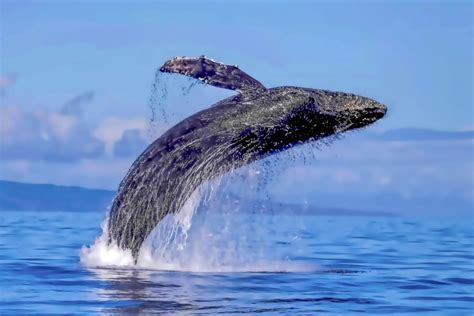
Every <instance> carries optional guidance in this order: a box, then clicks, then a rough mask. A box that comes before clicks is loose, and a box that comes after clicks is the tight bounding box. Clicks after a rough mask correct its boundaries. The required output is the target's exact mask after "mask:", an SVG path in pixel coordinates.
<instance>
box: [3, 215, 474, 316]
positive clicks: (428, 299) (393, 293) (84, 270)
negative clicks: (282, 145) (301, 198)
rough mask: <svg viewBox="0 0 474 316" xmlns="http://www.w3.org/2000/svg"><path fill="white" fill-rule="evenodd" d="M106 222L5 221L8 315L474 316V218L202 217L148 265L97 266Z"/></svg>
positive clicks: (65, 218)
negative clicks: (96, 249) (97, 244)
mask: <svg viewBox="0 0 474 316" xmlns="http://www.w3.org/2000/svg"><path fill="white" fill-rule="evenodd" d="M104 217H105V214H103V213H100V212H99V213H93V212H90V213H74V212H2V213H1V220H0V225H1V226H0V268H1V274H0V291H1V295H0V313H1V314H2V315H3V314H4V315H23V314H36V315H38V314H43V315H54V314H88V315H91V314H106V315H108V314H111V315H121V314H124V315H129V314H153V313H156V314H178V315H183V314H184V315H186V314H211V315H215V314H224V315H227V314H233V313H236V314H241V313H245V314H268V315H275V314H286V315H295V314H301V315H320V314H336V315H337V314H339V315H351V314H360V313H365V314H381V315H387V314H393V315H406V314H411V315H419V314H425V315H473V314H474V293H473V292H474V264H473V263H474V246H473V245H474V230H473V223H472V218H471V219H469V218H465V219H461V220H457V221H454V220H453V221H451V220H448V219H446V218H443V219H439V220H437V219H416V220H415V219H408V218H401V217H370V216H316V215H308V214H299V213H298V212H295V213H291V212H286V213H285V214H277V213H272V212H268V211H267V212H265V213H251V212H248V213H245V212H243V213H242V212H241V213H235V214H228V215H226V216H220V217H219V216H217V215H212V216H210V215H207V216H206V215H202V216H201V215H200V214H199V212H198V213H197V214H195V215H194V217H191V219H190V222H188V223H187V225H188V227H187V228H188V229H187V231H186V234H185V236H184V237H185V238H183V236H182V235H181V237H179V236H178V237H179V238H178V237H177V238H176V239H177V240H178V239H180V238H181V239H180V240H179V241H174V242H173V241H170V242H169V243H167V244H166V245H163V244H161V245H158V246H156V245H153V242H151V243H150V245H149V246H150V247H152V248H153V249H154V253H152V254H149V255H148V257H147V258H145V259H143V262H145V263H144V264H143V265H142V266H140V267H135V268H134V267H130V266H126V265H125V266H123V265H122V266H113V265H110V266H102V267H94V262H93V260H92V259H91V256H90V255H91V254H90V252H91V249H92V248H90V247H89V246H90V245H91V244H93V243H94V240H95V239H96V238H97V237H98V236H100V235H101V230H100V223H101V222H103V220H104ZM161 233H163V231H162V232H161ZM158 235H159V234H158ZM177 235H179V234H177ZM158 243H159V240H158ZM173 247H174V249H171V248H173ZM152 252H153V251H152ZM115 255H116V256H118V257H120V256H121V254H115ZM154 259H156V260H154ZM113 260H115V261H116V262H120V258H114V259H113ZM157 262H158V263H157Z"/></svg>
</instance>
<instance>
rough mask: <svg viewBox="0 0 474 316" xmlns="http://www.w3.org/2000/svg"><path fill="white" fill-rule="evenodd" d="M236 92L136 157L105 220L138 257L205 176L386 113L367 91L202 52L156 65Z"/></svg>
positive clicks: (112, 236)
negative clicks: (260, 70) (269, 75)
mask: <svg viewBox="0 0 474 316" xmlns="http://www.w3.org/2000/svg"><path fill="white" fill-rule="evenodd" d="M159 70H160V71H161V72H164V73H175V74H181V75H184V76H188V77H192V78H195V79H197V80H200V81H202V82H204V83H206V84H208V85H212V86H215V87H219V88H224V89H230V90H235V91H236V92H237V93H236V94H235V95H233V96H231V97H228V98H226V99H224V100H221V101H219V102H217V103H216V104H214V105H213V106H211V107H210V108H208V109H205V110H202V111H200V112H198V113H195V114H193V115H191V116H190V117H188V118H186V119H184V120H183V121H181V122H179V123H178V124H176V125H175V126H173V127H172V128H170V129H169V130H168V131H166V132H165V133H164V134H163V135H161V136H160V137H159V138H158V139H156V140H155V141H154V142H153V143H152V144H151V145H150V146H148V148H146V149H145V151H144V152H143V153H142V154H141V155H140V156H139V157H138V158H137V159H136V160H135V162H134V163H133V164H132V166H131V168H130V170H129V171H128V173H127V174H126V176H125V177H124V179H123V180H122V182H121V184H120V186H119V189H118V193H117V195H116V197H115V199H114V201H113V203H112V206H111V209H110V213H109V220H108V242H109V244H111V243H114V244H116V245H117V246H118V247H120V248H121V249H124V250H126V249H129V250H131V253H132V255H133V257H134V259H135V260H137V258H138V254H139V250H140V247H141V245H142V243H143V242H144V240H145V239H146V238H147V236H148V235H149V234H150V233H151V231H152V230H153V229H154V228H155V226H156V225H157V224H158V222H159V221H160V220H162V219H163V218H164V217H165V216H166V215H167V214H169V213H176V212H178V211H179V210H180V209H181V208H182V207H183V205H184V203H185V202H186V200H187V199H188V198H189V197H190V196H191V194H192V193H193V192H194V191H195V190H196V189H197V188H198V187H199V186H200V185H201V184H202V183H204V182H205V181H207V180H210V179H212V178H214V177H216V176H219V175H222V174H224V173H226V172H229V171H231V170H233V169H236V168H239V167H241V166H244V165H246V164H249V163H251V162H253V161H256V160H259V159H262V158H265V157H268V156H269V155H272V154H275V153H278V152H281V151H283V150H286V149H288V148H291V147H292V146H294V145H298V144H303V143H306V142H311V141H317V140H320V139H322V138H325V137H329V136H331V135H335V134H339V133H342V132H345V131H348V130H351V129H356V128H360V127H364V126H367V125H368V124H371V123H373V122H375V121H376V120H378V119H380V118H382V117H383V116H384V115H385V113H386V111H387V108H386V107H385V106H384V105H383V104H381V103H379V102H377V101H375V100H372V99H370V98H366V97H362V96H358V95H355V94H351V93H344V92H333V91H328V90H320V89H310V88H300V87H291V86H284V87H276V88H266V87H265V86H264V85H263V84H262V83H260V82H259V81H257V80H256V79H254V78H252V77H251V76H249V75H248V74H246V73H245V72H243V71H242V70H240V69H239V68H238V67H237V66H233V65H225V64H222V63H219V62H216V61H214V60H212V59H209V58H206V57H205V56H201V57H197V58H191V57H175V58H172V59H170V60H168V61H166V62H165V63H164V64H163V66H162V67H161V68H160V69H159Z"/></svg>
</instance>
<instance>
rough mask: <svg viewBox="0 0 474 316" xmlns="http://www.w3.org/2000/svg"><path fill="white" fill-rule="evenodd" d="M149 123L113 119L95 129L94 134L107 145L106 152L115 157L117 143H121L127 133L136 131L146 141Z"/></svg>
mask: <svg viewBox="0 0 474 316" xmlns="http://www.w3.org/2000/svg"><path fill="white" fill-rule="evenodd" d="M147 126H148V123H147V121H146V120H144V119H122V118H117V117H111V118H107V119H105V120H103V121H102V122H100V123H99V125H98V126H97V127H96V128H95V130H94V132H93V134H94V136H95V137H96V138H97V139H100V140H101V141H102V142H103V143H104V144H105V150H106V153H107V154H108V155H113V153H114V146H115V143H116V142H118V141H120V140H121V139H122V137H123V134H124V132H125V131H128V130H134V131H137V132H138V133H139V135H140V138H141V140H138V139H137V138H135V140H138V142H139V144H141V141H142V140H146V133H147Z"/></svg>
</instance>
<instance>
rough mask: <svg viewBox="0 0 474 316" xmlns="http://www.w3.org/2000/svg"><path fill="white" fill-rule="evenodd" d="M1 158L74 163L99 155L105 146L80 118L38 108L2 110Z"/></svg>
mask: <svg viewBox="0 0 474 316" xmlns="http://www.w3.org/2000/svg"><path fill="white" fill-rule="evenodd" d="M0 135H1V139H0V146H1V152H0V156H1V158H2V159H8V160H12V159H27V160H51V161H65V162H67V161H75V160H80V159H83V158H94V157H98V156H100V155H101V154H102V153H103V151H104V144H103V143H102V142H101V141H100V140H98V139H96V138H95V137H94V136H93V135H92V134H91V131H90V130H89V129H88V127H87V126H86V125H85V124H84V122H82V120H81V118H80V117H78V116H75V115H68V114H62V113H61V112H52V111H49V110H48V109H46V108H38V109H37V110H36V111H35V112H26V111H25V110H23V109H22V108H21V107H18V106H5V107H1V108H0Z"/></svg>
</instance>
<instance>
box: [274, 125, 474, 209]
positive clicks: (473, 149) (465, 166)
mask: <svg viewBox="0 0 474 316" xmlns="http://www.w3.org/2000/svg"><path fill="white" fill-rule="evenodd" d="M361 133H363V132H361ZM397 133H398V132H397V131H395V132H393V133H392V132H391V131H388V132H386V134H387V135H396V134H397ZM401 134H403V133H401ZM423 134H424V136H423V137H419V136H416V137H415V136H414V134H411V133H408V135H406V134H405V136H404V140H402V139H401V137H397V138H391V139H390V140H387V139H384V140H383V141H381V138H378V137H372V136H370V135H355V134H354V135H349V136H347V137H346V138H344V139H342V140H340V141H337V142H335V143H334V144H332V145H331V146H328V147H325V148H322V150H321V151H316V152H312V151H313V150H312V149H311V147H310V146H301V147H299V148H295V149H293V153H292V154H291V155H290V153H283V154H281V155H282V156H283V157H280V159H282V160H290V163H288V164H287V165H286V166H283V168H281V169H280V172H279V173H278V175H277V176H276V177H275V178H274V179H271V185H270V191H271V192H272V196H273V198H274V199H277V200H278V199H283V200H309V201H311V202H312V203H313V204H316V205H328V204H329V205H331V203H332V205H333V206H339V204H341V203H342V204H344V205H340V206H345V207H349V206H351V203H352V204H353V205H354V206H357V207H358V208H361V207H362V208H363V207H364V206H366V205H368V204H367V203H369V202H370V203H371V204H372V205H371V207H372V208H376V207H377V205H379V206H380V207H381V208H387V207H389V208H394V209H395V208H397V207H401V205H402V204H400V203H401V202H403V201H405V202H403V203H404V204H403V207H405V208H406V209H405V210H403V209H400V210H398V211H399V212H409V211H412V210H414V209H415V208H419V209H423V210H424V211H426V212H429V211H430V210H429V208H433V209H434V208H436V209H437V210H438V211H440V210H441V209H442V208H445V209H446V208H449V204H448V201H449V203H452V202H453V201H457V202H456V203H457V204H456V207H459V208H462V209H463V210H464V211H466V210H469V208H468V206H469V205H471V209H472V205H473V204H474V197H473V195H472V189H473V187H474V180H473V179H474V162H473V160H472V157H473V156H474V139H473V138H472V137H467V136H466V134H465V133H460V132H455V131H452V132H443V133H442V135H440V134H439V132H437V131H426V130H425V131H424V132H423ZM382 135H383V134H382ZM415 135H416V133H415ZM428 135H429V137H428ZM435 136H436V137H435ZM293 157H295V158H293ZM295 188H297V189H295ZM341 199H342V200H341ZM430 200H431V201H432V202H430V203H428V201H430ZM388 201H392V202H393V203H392V202H390V203H392V204H393V205H392V204H390V203H389V202H388ZM435 201H438V202H439V203H438V204H437V203H436V202H435ZM443 201H444V202H443ZM358 203H359V204H358ZM364 203H365V204H364ZM377 203H379V204H377ZM420 203H423V204H420ZM454 207H455V206H454V205H453V211H455V210H454Z"/></svg>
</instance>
